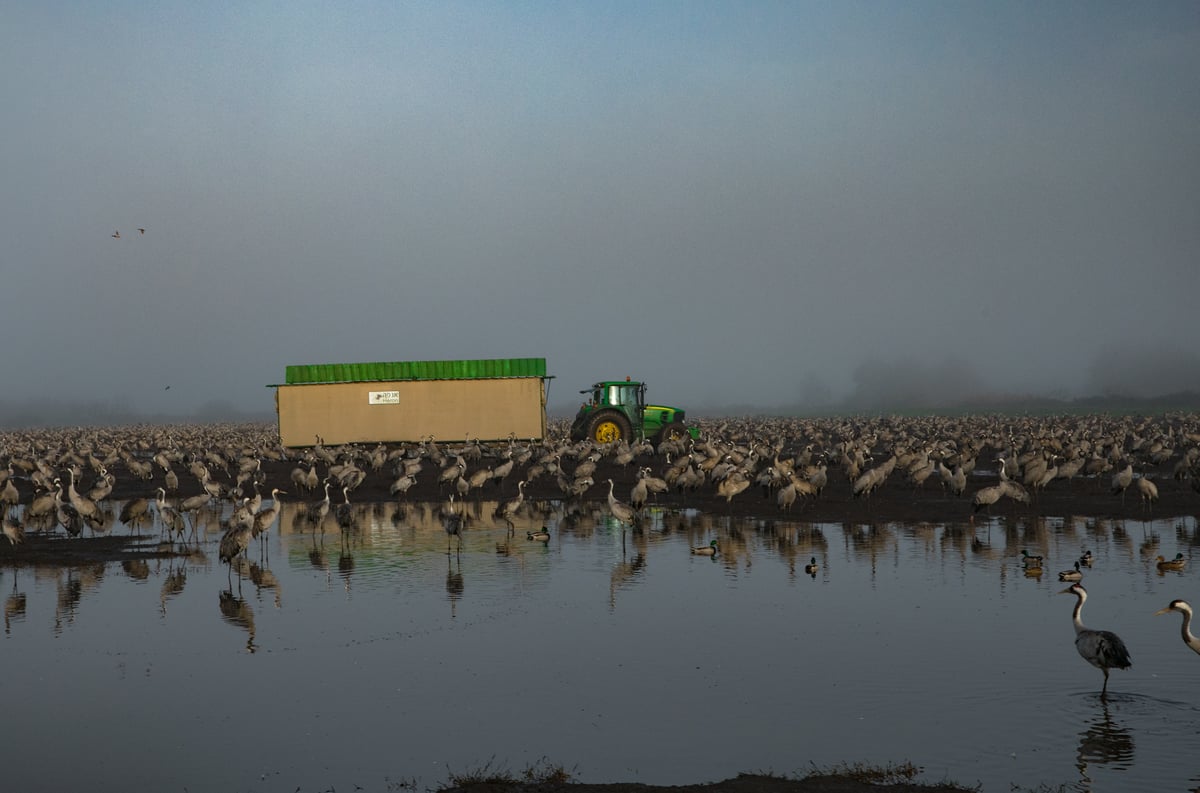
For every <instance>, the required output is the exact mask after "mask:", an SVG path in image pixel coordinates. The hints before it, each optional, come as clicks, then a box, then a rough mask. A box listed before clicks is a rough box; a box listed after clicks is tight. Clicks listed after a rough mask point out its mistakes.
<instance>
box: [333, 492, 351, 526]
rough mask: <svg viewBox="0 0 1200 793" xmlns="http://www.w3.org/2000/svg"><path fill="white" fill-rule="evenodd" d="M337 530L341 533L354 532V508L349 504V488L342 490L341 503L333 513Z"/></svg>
mask: <svg viewBox="0 0 1200 793" xmlns="http://www.w3.org/2000/svg"><path fill="white" fill-rule="evenodd" d="M333 517H334V519H335V520H336V521H337V525H338V528H339V529H341V530H342V531H343V532H347V531H353V530H354V507H353V506H352V505H351V504H350V488H349V487H343V488H342V503H341V504H338V505H337V509H335V510H334V511H333Z"/></svg>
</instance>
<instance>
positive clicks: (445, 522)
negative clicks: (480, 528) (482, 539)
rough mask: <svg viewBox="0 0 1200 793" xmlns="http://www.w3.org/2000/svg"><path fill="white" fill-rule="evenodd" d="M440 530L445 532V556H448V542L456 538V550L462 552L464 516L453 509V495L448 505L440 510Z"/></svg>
mask: <svg viewBox="0 0 1200 793" xmlns="http://www.w3.org/2000/svg"><path fill="white" fill-rule="evenodd" d="M441 518H442V528H443V529H445V530H446V556H449V555H450V542H451V540H452V539H453V538H458V550H459V551H461V550H462V539H463V538H462V528H463V520H464V515H463V513H462V512H459V511H457V510H456V509H455V507H454V495H453V494H451V495H450V504H449V506H447V507H443V508H442V514H441Z"/></svg>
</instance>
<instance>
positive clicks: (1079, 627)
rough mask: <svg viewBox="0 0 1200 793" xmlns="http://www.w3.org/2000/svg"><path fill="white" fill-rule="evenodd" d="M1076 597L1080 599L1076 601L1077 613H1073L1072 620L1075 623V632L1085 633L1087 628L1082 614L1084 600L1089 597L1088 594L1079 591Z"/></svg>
mask: <svg viewBox="0 0 1200 793" xmlns="http://www.w3.org/2000/svg"><path fill="white" fill-rule="evenodd" d="M1075 597H1077V598H1079V599H1078V600H1076V601H1075V613H1074V614H1072V615H1071V621H1072V622H1074V623H1075V633H1083V632H1084V631H1085V630H1087V628H1085V627H1083V619H1082V618H1081V616H1080V615H1081V614H1082V613H1083V601H1084V600H1086V599H1087V596H1086V595H1084V594H1082V593H1079V594H1077V595H1076V596H1075Z"/></svg>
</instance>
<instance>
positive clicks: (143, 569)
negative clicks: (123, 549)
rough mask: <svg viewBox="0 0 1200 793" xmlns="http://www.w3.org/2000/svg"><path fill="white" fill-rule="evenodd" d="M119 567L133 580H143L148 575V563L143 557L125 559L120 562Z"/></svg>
mask: <svg viewBox="0 0 1200 793" xmlns="http://www.w3.org/2000/svg"><path fill="white" fill-rule="evenodd" d="M121 569H122V570H124V571H125V575H127V576H129V577H130V578H132V579H133V580H134V581H145V580H146V579H148V578H149V577H150V565H149V563H147V562H146V560H145V559H126V560H125V561H123V562H121Z"/></svg>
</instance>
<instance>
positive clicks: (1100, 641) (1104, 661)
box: [1059, 583, 1133, 699]
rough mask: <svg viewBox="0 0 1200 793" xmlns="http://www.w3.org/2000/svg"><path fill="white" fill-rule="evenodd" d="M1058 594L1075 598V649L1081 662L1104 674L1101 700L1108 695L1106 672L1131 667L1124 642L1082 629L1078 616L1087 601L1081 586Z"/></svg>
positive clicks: (1107, 632)
mask: <svg viewBox="0 0 1200 793" xmlns="http://www.w3.org/2000/svg"><path fill="white" fill-rule="evenodd" d="M1059 594H1060V595H1074V596H1075V597H1076V598H1077V600H1076V601H1075V611H1074V612H1073V614H1072V617H1071V619H1072V621H1073V622H1074V623H1075V649H1076V650H1078V651H1079V655H1080V656H1082V657H1083V660H1085V661H1087V662H1088V663H1089V664H1091V665H1092V666H1094V667H1096V668H1097V669H1099V670H1100V671H1101V672H1103V673H1104V687H1103V688H1101V689H1100V697H1101V699H1103V698H1104V697H1105V696H1107V695H1108V670H1109V669H1128V668H1129V667H1130V666H1132V665H1133V661H1132V660H1131V659H1130V657H1129V651H1128V650H1127V649H1125V642H1123V641H1121V637H1120V636H1117V634H1115V633H1113V632H1112V631H1094V630H1091V629H1089V628H1085V627H1083V620H1081V619H1080V616H1079V615H1080V613H1081V612H1082V611H1083V603H1084V601H1085V600H1087V590H1086V589H1084V588H1083V585H1082V584H1078V583H1076V584H1071V586H1069V587H1067V588H1066V589H1064V590H1063V591H1062V592H1060V593H1059Z"/></svg>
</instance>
